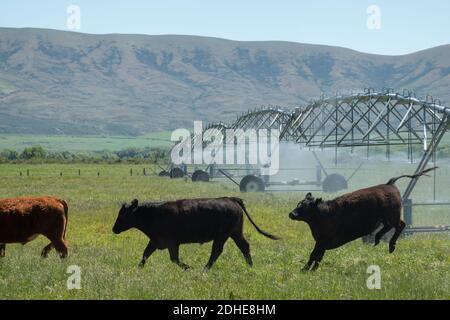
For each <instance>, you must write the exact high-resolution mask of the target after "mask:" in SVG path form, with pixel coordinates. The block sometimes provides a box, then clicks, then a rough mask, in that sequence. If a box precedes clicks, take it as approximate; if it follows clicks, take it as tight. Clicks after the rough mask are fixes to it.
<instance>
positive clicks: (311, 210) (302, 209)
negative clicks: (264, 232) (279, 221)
mask: <svg viewBox="0 0 450 320" xmlns="http://www.w3.org/2000/svg"><path fill="white" fill-rule="evenodd" d="M321 202H322V198H318V199H316V198H314V197H313V196H312V194H311V192H308V193H307V194H306V197H305V199H303V200H302V201H300V202H299V203H298V204H297V208H295V209H294V210H293V211H292V212H291V213H289V218H291V219H292V220H299V221H309V220H310V219H311V218H312V217H314V215H316V214H317V213H319V204H320V203H321Z"/></svg>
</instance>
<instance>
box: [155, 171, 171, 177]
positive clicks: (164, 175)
mask: <svg viewBox="0 0 450 320" xmlns="http://www.w3.org/2000/svg"><path fill="white" fill-rule="evenodd" d="M158 176H160V177H168V176H170V173H169V172H167V171H166V170H163V171H161V172H160V173H158Z"/></svg>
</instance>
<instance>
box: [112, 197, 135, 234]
mask: <svg viewBox="0 0 450 320" xmlns="http://www.w3.org/2000/svg"><path fill="white" fill-rule="evenodd" d="M138 204H139V203H138V199H134V200H133V201H131V204H128V203H124V204H123V205H122V208H120V211H119V215H118V216H117V219H116V223H114V227H113V228H112V231H113V232H114V233H115V234H119V233H121V232H124V231H127V230H129V229H131V228H133V225H134V223H133V222H134V212H135V211H136V209H137V207H138Z"/></svg>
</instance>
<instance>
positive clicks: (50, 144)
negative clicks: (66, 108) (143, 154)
mask: <svg viewBox="0 0 450 320" xmlns="http://www.w3.org/2000/svg"><path fill="white" fill-rule="evenodd" d="M36 145H40V146H42V147H43V148H44V149H46V150H49V151H54V152H55V151H71V152H76V151H98V150H109V151H117V150H123V149H126V148H145V147H152V148H169V147H170V146H172V145H173V143H172V142H170V132H169V131H164V132H158V133H152V134H148V135H145V136H138V137H127V136H105V137H103V136H54V135H29V134H24V135H17V134H0V150H2V149H14V150H17V151H22V150H23V149H24V148H25V147H29V146H36Z"/></svg>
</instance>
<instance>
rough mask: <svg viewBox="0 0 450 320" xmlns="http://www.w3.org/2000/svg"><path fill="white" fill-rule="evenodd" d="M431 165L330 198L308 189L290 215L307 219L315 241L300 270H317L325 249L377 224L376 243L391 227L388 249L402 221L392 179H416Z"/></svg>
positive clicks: (400, 202)
mask: <svg viewBox="0 0 450 320" xmlns="http://www.w3.org/2000/svg"><path fill="white" fill-rule="evenodd" d="M434 169H436V168H431V169H427V170H424V171H422V172H419V173H417V174H415V175H411V176H410V175H403V176H400V177H397V178H392V179H390V180H389V181H388V182H387V183H386V184H381V185H378V186H374V187H370V188H366V189H361V190H358V191H355V192H352V193H348V194H345V195H343V196H340V197H338V198H335V199H333V200H329V201H322V199H315V198H314V197H313V196H312V195H311V193H308V194H307V195H306V197H305V199H304V200H302V201H300V203H299V204H298V205H297V208H296V209H294V210H293V211H292V212H291V213H290V214H289V217H290V218H291V219H293V220H298V221H304V222H306V223H307V224H308V225H309V227H310V229H311V232H312V235H313V237H314V240H316V245H315V247H314V249H313V251H312V252H311V255H310V258H309V261H308V263H307V264H306V265H305V267H304V268H303V270H305V271H308V270H310V269H311V266H312V270H313V271H314V270H316V269H317V268H318V267H319V263H320V261H321V260H322V258H323V256H324V254H325V251H326V250H330V249H335V248H338V247H340V246H342V245H344V244H346V243H347V242H350V241H353V240H355V239H358V238H360V237H362V236H366V235H369V234H371V233H372V232H373V231H374V230H375V229H377V228H378V226H379V225H380V224H383V228H382V229H381V230H380V231H378V232H377V234H376V235H375V245H377V244H378V243H379V242H380V239H381V237H382V236H383V235H384V234H386V232H388V231H389V230H391V229H392V228H395V233H394V235H393V236H392V238H391V240H390V241H389V252H390V253H392V252H394V250H395V244H396V241H397V239H398V237H399V236H400V233H401V232H402V231H403V229H404V228H405V223H404V222H403V221H402V220H401V219H400V217H401V209H402V198H401V196H400V191H399V190H398V188H397V187H396V186H395V182H396V181H397V180H398V179H401V178H411V179H416V178H418V177H420V176H422V175H424V174H425V173H427V172H429V171H431V170H434Z"/></svg>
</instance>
